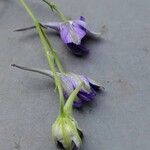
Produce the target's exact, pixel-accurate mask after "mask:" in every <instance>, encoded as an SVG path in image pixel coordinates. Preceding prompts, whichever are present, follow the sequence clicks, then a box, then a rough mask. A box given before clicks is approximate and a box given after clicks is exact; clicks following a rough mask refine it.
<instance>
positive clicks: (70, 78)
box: [12, 64, 104, 107]
mask: <svg viewBox="0 0 150 150" xmlns="http://www.w3.org/2000/svg"><path fill="white" fill-rule="evenodd" d="M12 66H13V67H17V68H19V69H23V70H27V71H32V72H36V73H40V74H43V75H46V76H48V77H51V78H53V73H52V72H51V71H50V70H44V69H37V68H28V67H23V66H19V65H16V64H12ZM57 75H58V76H59V78H60V80H61V85H62V87H63V91H64V96H65V98H66V99H67V98H68V97H69V96H70V94H71V93H72V92H73V91H74V90H75V89H76V88H77V87H78V86H79V85H80V84H81V83H84V86H83V87H82V88H81V89H80V91H79V93H78V94H77V99H76V100H75V101H74V106H75V107H81V106H82V105H83V104H84V103H86V102H90V101H92V100H93V99H94V98H95V96H96V92H98V91H103V90H104V87H103V86H100V85H99V84H98V83H97V82H95V81H94V80H92V79H90V78H88V77H86V76H84V75H77V74H74V73H58V72H57Z"/></svg>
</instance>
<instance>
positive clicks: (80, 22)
mask: <svg viewBox="0 0 150 150" xmlns="http://www.w3.org/2000/svg"><path fill="white" fill-rule="evenodd" d="M41 25H42V26H43V27H44V28H46V29H48V28H52V29H54V30H56V31H57V32H59V34H60V37H61V39H62V41H63V42H64V43H65V44H66V45H67V46H68V47H69V48H70V49H71V50H72V52H73V53H74V54H76V55H84V54H87V53H88V52H89V50H88V49H87V48H85V47H84V46H83V45H82V39H83V38H84V37H85V36H97V37H98V36H100V35H101V33H95V32H92V31H91V30H90V29H89V28H88V27H87V24H86V22H85V18H84V17H82V16H81V17H80V19H77V20H68V21H65V22H48V23H41ZM33 28H35V27H34V26H32V27H28V28H23V29H18V30H16V31H25V30H29V29H33Z"/></svg>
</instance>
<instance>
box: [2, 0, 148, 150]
mask: <svg viewBox="0 0 150 150" xmlns="http://www.w3.org/2000/svg"><path fill="white" fill-rule="evenodd" d="M27 2H28V3H29V4H30V6H31V7H32V8H33V10H34V12H35V14H36V15H37V16H38V17H39V18H40V20H41V21H45V20H49V21H56V20H57V21H58V20H59V17H58V16H57V15H56V14H53V13H51V12H50V11H49V10H48V8H47V7H46V6H45V5H43V3H42V2H41V1H37V0H28V1H27ZM56 2H57V3H59V5H60V7H61V9H62V11H64V13H65V14H66V15H67V16H69V17H72V18H77V17H78V16H80V15H83V16H85V17H86V18H87V22H88V23H89V26H90V27H91V28H92V29H93V30H95V31H99V30H100V27H101V26H102V25H106V28H107V32H106V34H105V36H104V38H103V39H102V40H100V41H93V40H89V41H88V42H87V43H86V46H87V47H88V48H90V49H91V52H90V54H89V55H88V56H87V57H85V58H77V57H75V56H73V55H72V54H71V53H70V52H69V51H68V50H67V49H66V47H65V46H64V45H63V43H62V41H61V40H60V38H59V37H58V36H57V35H55V34H50V33H51V32H49V34H48V36H49V38H51V40H52V42H53V45H54V47H55V48H56V49H57V51H58V54H59V56H60V58H61V60H62V62H63V64H64V67H65V68H66V70H68V71H73V72H75V73H80V74H86V75H88V76H89V77H91V78H93V79H95V80H97V81H99V82H100V83H101V84H102V85H103V86H104V87H105V88H106V92H105V93H104V94H99V95H98V96H97V98H96V100H95V101H93V103H91V104H90V105H86V106H85V107H84V108H83V109H82V110H80V111H77V110H75V118H76V119H77V120H78V122H79V125H80V127H81V128H82V129H83V132H84V135H85V138H84V144H83V149H84V150H149V149H150V99H149V97H150V17H149V14H150V8H149V6H150V1H149V0H91V1H87V0H61V1H59V0H56ZM31 24H32V21H31V19H30V17H29V16H28V15H27V14H26V12H25V11H24V9H23V8H22V6H21V5H20V4H19V2H18V0H0V150H55V149H56V147H55V145H54V143H53V141H52V138H51V136H50V134H51V133H50V132H51V130H50V127H51V125H52V123H53V122H54V120H55V118H56V117H57V114H58V95H57V93H54V92H53V89H54V84H53V82H50V80H49V79H48V78H46V77H43V76H40V75H37V74H32V73H29V72H24V71H20V70H17V69H12V68H11V67H10V64H11V63H17V64H21V65H26V66H34V67H41V68H42V67H44V68H48V66H47V62H46V59H45V58H44V56H43V53H42V49H41V45H40V43H39V39H38V36H37V34H36V33H35V31H34V30H32V31H29V32H21V33H14V32H13V30H14V29H16V28H18V27H26V26H29V25H31Z"/></svg>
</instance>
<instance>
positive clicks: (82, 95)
mask: <svg viewBox="0 0 150 150" xmlns="http://www.w3.org/2000/svg"><path fill="white" fill-rule="evenodd" d="M95 96H96V93H95V92H94V91H92V92H90V93H87V92H83V91H80V92H79V93H78V97H79V98H80V99H81V100H83V101H91V100H93V99H94V98H95Z"/></svg>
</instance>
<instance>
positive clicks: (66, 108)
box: [64, 82, 83, 114]
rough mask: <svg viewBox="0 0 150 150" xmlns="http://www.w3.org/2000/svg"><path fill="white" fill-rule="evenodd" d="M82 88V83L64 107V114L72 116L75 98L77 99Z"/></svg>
mask: <svg viewBox="0 0 150 150" xmlns="http://www.w3.org/2000/svg"><path fill="white" fill-rule="evenodd" d="M82 86H83V82H81V84H80V85H79V86H78V87H77V88H76V89H75V90H74V91H73V92H72V93H71V95H70V96H69V98H68V99H67V101H66V104H65V106H64V112H67V113H70V114H72V105H73V102H74V100H75V98H76V97H77V94H78V92H79V91H80V89H81V87H82Z"/></svg>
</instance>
